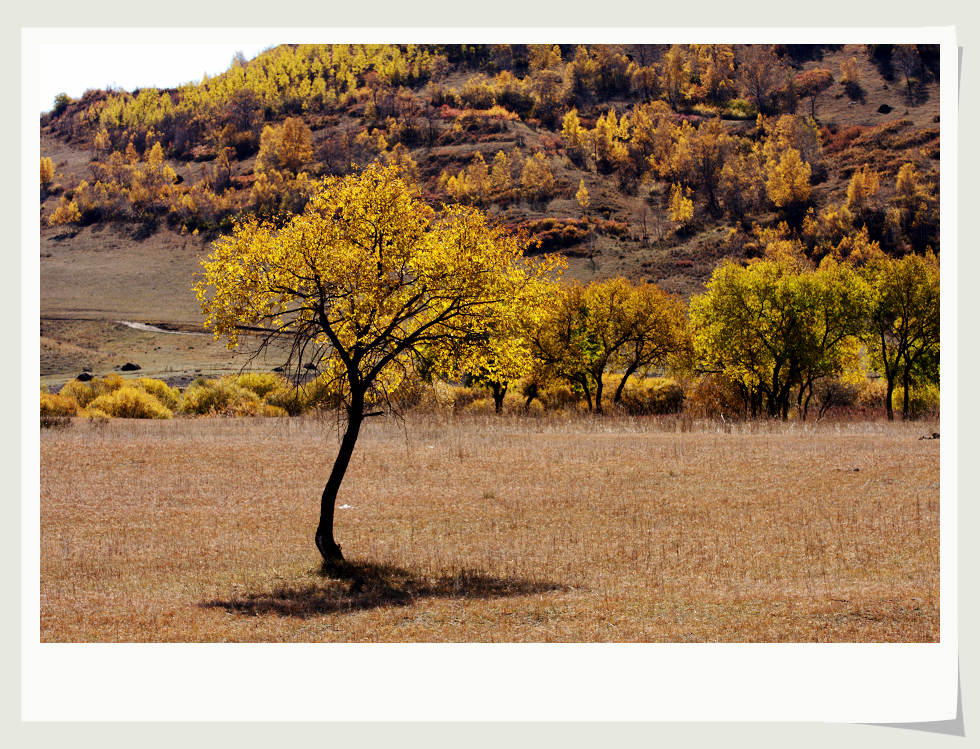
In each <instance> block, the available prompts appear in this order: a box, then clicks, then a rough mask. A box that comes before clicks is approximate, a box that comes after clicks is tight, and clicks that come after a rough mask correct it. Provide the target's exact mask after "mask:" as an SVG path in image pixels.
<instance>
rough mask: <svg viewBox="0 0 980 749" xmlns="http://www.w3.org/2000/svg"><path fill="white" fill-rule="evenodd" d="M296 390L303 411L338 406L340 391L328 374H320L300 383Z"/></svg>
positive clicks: (339, 403)
mask: <svg viewBox="0 0 980 749" xmlns="http://www.w3.org/2000/svg"><path fill="white" fill-rule="evenodd" d="M298 392H299V397H300V402H301V403H302V408H303V410H304V411H310V410H314V409H321V408H325V409H334V408H340V405H341V397H340V393H339V392H338V390H337V386H336V384H335V383H334V380H333V378H332V377H330V376H329V375H320V376H319V377H317V378H316V379H313V380H310V381H309V382H307V383H305V384H303V385H300V386H299V388H298Z"/></svg>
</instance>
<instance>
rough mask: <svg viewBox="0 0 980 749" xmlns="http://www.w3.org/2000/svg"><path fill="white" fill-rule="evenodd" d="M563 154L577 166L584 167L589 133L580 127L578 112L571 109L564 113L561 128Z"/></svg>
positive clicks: (587, 152)
mask: <svg viewBox="0 0 980 749" xmlns="http://www.w3.org/2000/svg"><path fill="white" fill-rule="evenodd" d="M561 138H562V143H563V145H564V146H565V153H566V154H567V155H568V158H570V159H571V160H572V163H573V164H576V165H577V166H584V164H585V160H586V158H587V156H588V154H589V131H588V130H586V129H585V128H584V127H582V123H581V121H580V120H579V117H578V110H577V109H575V108H574V107H572V108H571V109H569V110H568V112H566V113H565V117H564V119H563V120H562V128H561Z"/></svg>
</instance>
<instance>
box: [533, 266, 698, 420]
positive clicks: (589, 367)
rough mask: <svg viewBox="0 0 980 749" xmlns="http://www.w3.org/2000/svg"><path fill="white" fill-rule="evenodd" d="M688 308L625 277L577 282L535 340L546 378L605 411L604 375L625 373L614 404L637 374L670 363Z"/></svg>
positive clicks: (556, 302) (557, 299) (555, 304)
mask: <svg viewBox="0 0 980 749" xmlns="http://www.w3.org/2000/svg"><path fill="white" fill-rule="evenodd" d="M685 331H686V328H685V324H684V314H683V304H682V303H681V302H680V301H678V300H676V299H674V298H673V297H669V296H668V295H666V294H664V293H663V292H662V291H660V289H658V288H657V287H656V286H654V285H653V284H644V285H641V286H634V285H633V284H631V283H630V282H629V281H627V280H626V279H623V278H612V279H608V280H604V281H594V282H592V283H590V284H589V285H588V286H584V285H582V284H580V283H572V284H569V285H568V286H567V287H565V289H564V291H563V292H562V293H560V294H556V295H554V296H553V297H552V299H551V302H550V307H549V311H548V314H547V316H546V317H545V322H544V324H543V325H541V326H539V327H538V328H537V329H536V331H535V333H534V338H533V346H534V354H535V356H536V357H537V358H538V360H539V361H540V362H541V364H542V365H543V369H544V370H545V371H546V372H547V376H550V377H551V378H560V379H564V380H566V381H567V382H569V383H571V384H572V385H573V386H574V387H576V388H577V389H579V390H580V391H581V393H582V395H583V396H584V397H585V400H586V403H587V404H588V408H589V410H590V411H594V412H595V413H598V414H601V413H603V390H604V382H603V376H604V375H606V374H610V373H612V372H614V371H615V372H620V373H621V374H620V382H619V385H618V387H617V388H616V394H615V401H616V402H618V401H619V400H620V399H621V397H622V394H623V389H624V387H625V385H626V382H627V380H628V379H629V378H630V376H632V375H633V374H634V373H636V372H637V371H642V370H644V369H646V368H648V367H651V366H655V365H661V366H662V365H665V364H666V363H667V361H668V359H669V358H670V357H671V356H672V355H673V354H674V353H676V352H677V351H680V350H682V349H683V347H684V345H685V344H684V335H685Z"/></svg>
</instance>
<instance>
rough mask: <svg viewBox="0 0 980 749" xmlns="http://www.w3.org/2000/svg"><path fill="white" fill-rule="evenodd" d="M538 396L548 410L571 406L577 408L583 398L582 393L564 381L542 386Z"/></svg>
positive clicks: (559, 409) (561, 409)
mask: <svg viewBox="0 0 980 749" xmlns="http://www.w3.org/2000/svg"><path fill="white" fill-rule="evenodd" d="M537 397H538V400H540V401H541V405H542V406H543V407H544V409H545V410H546V411H564V410H566V409H569V408H576V407H578V405H579V403H580V402H581V400H582V395H581V394H580V393H578V392H576V391H575V390H573V389H572V387H571V386H570V385H566V384H564V383H555V384H553V385H549V386H548V387H544V388H541V389H540V390H539V391H538V395H537Z"/></svg>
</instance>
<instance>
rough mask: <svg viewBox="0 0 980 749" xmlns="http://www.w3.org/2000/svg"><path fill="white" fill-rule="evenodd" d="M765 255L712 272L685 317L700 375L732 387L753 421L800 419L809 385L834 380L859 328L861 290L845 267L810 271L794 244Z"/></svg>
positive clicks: (782, 244)
mask: <svg viewBox="0 0 980 749" xmlns="http://www.w3.org/2000/svg"><path fill="white" fill-rule="evenodd" d="M773 245H774V246H771V247H768V248H767V256H766V257H765V258H761V259H758V260H755V261H753V262H750V263H749V264H748V265H745V266H742V265H739V264H736V263H734V262H729V263H726V264H724V265H722V266H720V267H719V268H717V269H716V270H715V272H714V273H713V274H712V276H711V279H710V280H709V281H708V283H707V284H706V291H705V293H704V294H701V295H699V296H696V297H694V298H693V299H692V300H691V305H690V318H691V325H692V329H693V335H694V346H695V352H696V356H697V358H698V361H699V362H700V366H701V368H702V369H703V370H706V371H711V372H720V373H723V374H725V375H726V376H727V377H728V378H729V379H730V380H731V381H732V382H734V383H735V384H736V386H737V387H738V388H739V390H740V391H741V394H742V398H743V400H744V402H745V404H746V406H747V408H748V410H749V412H750V413H751V415H752V416H759V415H765V416H769V417H774V418H782V419H786V418H787V417H788V415H789V409H790V405H791V403H792V401H793V395H794V389H795V390H796V402H797V404H798V405H799V406H800V408H801V415H805V407H806V404H807V403H808V402H809V397H810V394H812V388H813V384H814V383H815V382H816V381H817V380H818V379H819V378H822V377H831V376H835V375H837V374H839V373H840V372H841V371H842V370H843V368H844V367H845V365H846V363H847V362H848V361H849V358H850V356H851V355H852V354H853V342H854V341H855V340H856V336H857V335H858V334H859V333H860V332H861V329H862V328H861V325H862V323H863V319H864V318H863V310H864V307H863V304H864V296H863V287H862V285H861V283H860V279H859V278H858V277H857V274H855V273H854V272H852V271H851V270H850V268H849V267H848V266H844V265H841V264H834V263H833V261H829V262H828V263H827V264H826V265H825V266H824V267H822V268H820V269H816V270H815V269H813V268H812V267H811V266H810V265H809V263H808V262H807V261H806V259H805V257H804V256H803V254H802V249H801V248H800V247H799V246H797V245H794V243H792V242H785V241H784V242H775V243H773Z"/></svg>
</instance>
